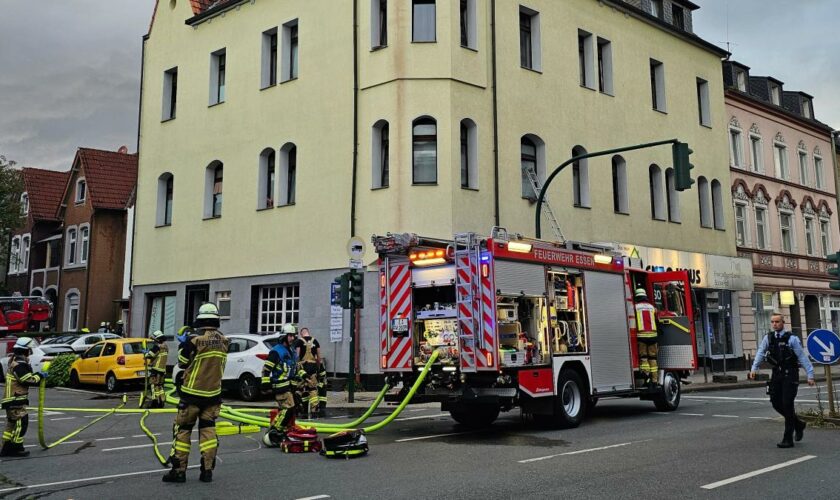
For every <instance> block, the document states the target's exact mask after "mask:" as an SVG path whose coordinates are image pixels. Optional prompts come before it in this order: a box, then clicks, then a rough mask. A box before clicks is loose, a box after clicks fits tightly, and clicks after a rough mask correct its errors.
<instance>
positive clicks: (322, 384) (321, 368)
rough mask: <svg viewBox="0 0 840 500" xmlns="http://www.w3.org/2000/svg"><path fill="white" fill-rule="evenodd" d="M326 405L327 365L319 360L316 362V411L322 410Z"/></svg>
mask: <svg viewBox="0 0 840 500" xmlns="http://www.w3.org/2000/svg"><path fill="white" fill-rule="evenodd" d="M326 407H327V366H326V365H325V364H324V361H323V360H321V362H320V363H318V411H319V412H323V411H324V410H325V409H326Z"/></svg>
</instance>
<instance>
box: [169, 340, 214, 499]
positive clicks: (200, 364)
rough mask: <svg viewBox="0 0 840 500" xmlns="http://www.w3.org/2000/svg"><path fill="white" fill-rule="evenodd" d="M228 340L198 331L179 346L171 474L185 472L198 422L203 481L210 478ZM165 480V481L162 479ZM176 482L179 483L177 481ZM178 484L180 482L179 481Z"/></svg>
mask: <svg viewBox="0 0 840 500" xmlns="http://www.w3.org/2000/svg"><path fill="white" fill-rule="evenodd" d="M227 350H228V339H227V338H226V337H225V336H224V335H222V333H221V332H220V331H218V330H216V329H215V328H201V329H199V330H198V335H196V336H194V337H190V338H189V339H187V341H186V342H184V343H182V344H181V346H180V349H179V352H178V366H180V367H182V368H184V377H183V383H182V384H181V388H180V395H181V401H180V403H179V404H178V415H177V416H176V418H175V440H174V442H173V443H172V449H173V450H174V454H173V456H172V457H170V462H171V464H172V472H173V473H172V475H173V476H177V474H176V473H181V474H183V473H184V472H185V471H186V470H187V462H188V460H189V456H190V433H191V432H192V430H193V427H194V426H195V422H196V420H198V443H199V446H198V447H199V450H200V451H201V471H202V480H205V479H204V478H205V477H209V478H211V479H212V475H207V474H206V473H205V471H212V470H213V468H214V467H215V466H216V450H217V448H218V446H219V442H218V440H217V439H216V418H218V416H219V411H220V410H221V406H222V398H221V393H222V374H223V373H224V371H225V362H226V361H227ZM164 480H167V479H166V477H164ZM176 481H178V480H176ZM178 482H180V481H178Z"/></svg>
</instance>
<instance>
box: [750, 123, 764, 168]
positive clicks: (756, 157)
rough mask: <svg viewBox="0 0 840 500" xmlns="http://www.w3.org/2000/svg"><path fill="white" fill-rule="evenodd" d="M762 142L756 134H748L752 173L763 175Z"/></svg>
mask: <svg viewBox="0 0 840 500" xmlns="http://www.w3.org/2000/svg"><path fill="white" fill-rule="evenodd" d="M763 151H764V142H763V141H762V139H761V136H760V135H758V134H752V133H751V134H750V156H752V170H753V172H758V173H764V156H763V154H762V152H763Z"/></svg>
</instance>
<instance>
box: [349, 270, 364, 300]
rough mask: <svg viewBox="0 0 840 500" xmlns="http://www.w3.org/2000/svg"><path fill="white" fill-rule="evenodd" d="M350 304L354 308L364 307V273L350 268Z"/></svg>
mask: <svg viewBox="0 0 840 500" xmlns="http://www.w3.org/2000/svg"><path fill="white" fill-rule="evenodd" d="M350 305H351V306H352V307H353V308H355V309H362V308H363V307H365V274H364V272H363V271H357V270H355V269H351V270H350Z"/></svg>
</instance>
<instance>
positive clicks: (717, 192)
mask: <svg viewBox="0 0 840 500" xmlns="http://www.w3.org/2000/svg"><path fill="white" fill-rule="evenodd" d="M712 215H713V216H714V221H715V229H726V222H725V221H724V220H723V189H721V187H720V182H719V181H718V180H717V179H714V180H712Z"/></svg>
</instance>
